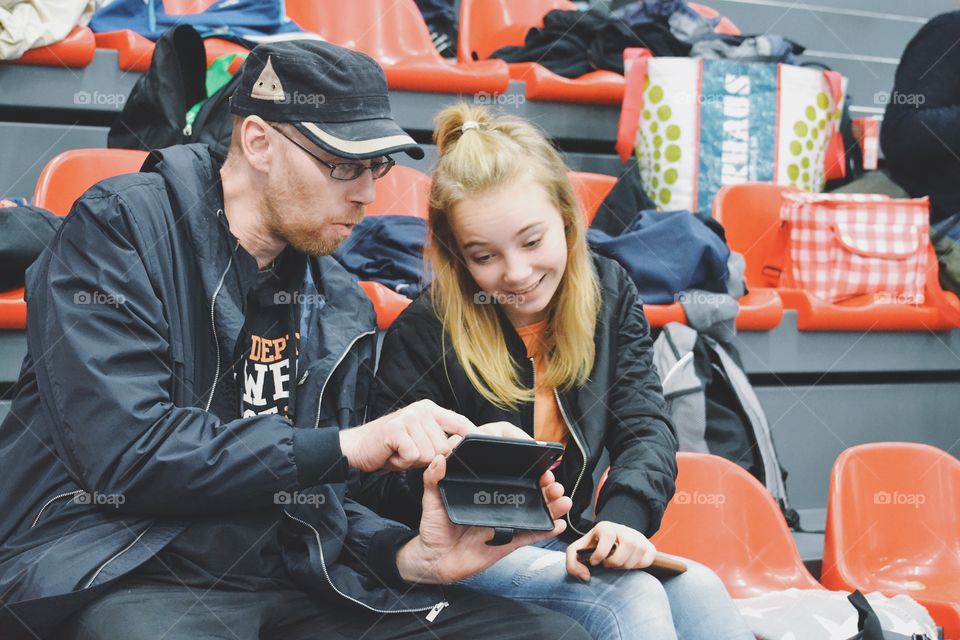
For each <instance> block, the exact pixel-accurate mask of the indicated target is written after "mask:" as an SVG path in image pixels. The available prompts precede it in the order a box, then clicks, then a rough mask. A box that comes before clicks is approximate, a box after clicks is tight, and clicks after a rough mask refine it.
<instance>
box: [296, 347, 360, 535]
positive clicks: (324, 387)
mask: <svg viewBox="0 0 960 640" xmlns="http://www.w3.org/2000/svg"><path fill="white" fill-rule="evenodd" d="M375 333H376V331H365V332H363V333H361V334H360V335H358V336H357V337H356V338H354V339H353V340H351V341H350V344H348V345H347V348H346V350H344V352H343V353H341V354H340V357H339V358H337V361H336V362H335V363H334V364H333V367H332V368H331V369H330V373H329V375H327V379H326V380H324V381H323V385H322V386H321V387H320V399H319V400H318V401H317V419H316V420H315V421H314V422H313V428H314V429H317V428H319V427H320V412H321V409H322V407H323V393H324V391H326V390H327V383H328V382H330V378H332V377H333V374H334V372H336V370H337V367H339V366H340V363H341V362H343V359H344V358H345V357H346V356H347V354H348V353H350V350H351V349H353V345H355V344H357V341H358V340H360V338H364V337H366V336H370V335H373V334H375ZM306 378H307V374H306V373H304V374H303V378H302V379H301V382H303V380H306ZM291 517H293V516H291Z"/></svg>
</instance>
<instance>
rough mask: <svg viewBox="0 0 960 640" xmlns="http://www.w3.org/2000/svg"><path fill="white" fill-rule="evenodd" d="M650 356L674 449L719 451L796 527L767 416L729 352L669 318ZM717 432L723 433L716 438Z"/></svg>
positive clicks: (796, 520) (796, 523)
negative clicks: (749, 476)
mask: <svg viewBox="0 0 960 640" xmlns="http://www.w3.org/2000/svg"><path fill="white" fill-rule="evenodd" d="M653 360H654V363H655V364H656V366H657V371H658V372H659V373H660V381H661V383H662V385H663V396H664V399H665V400H666V401H667V409H668V411H669V412H670V416H671V418H672V419H673V423H674V424H675V425H676V428H677V436H678V438H679V440H680V450H681V451H692V452H697V453H712V454H715V455H720V456H722V457H724V458H727V459H728V460H731V461H732V462H735V463H737V464H739V465H741V466H743V467H744V468H746V469H747V471H749V472H750V473H752V474H753V475H754V476H755V477H756V478H757V479H758V480H760V481H761V482H762V483H763V484H764V485H765V486H766V487H767V489H768V490H769V491H770V493H771V494H772V495H773V498H774V499H775V500H776V501H777V503H778V504H779V505H780V508H781V509H782V510H783V512H784V515H785V517H786V518H787V522H788V523H789V524H790V526H792V527H796V526H797V525H798V524H799V522H798V520H799V519H798V518H797V516H796V512H795V511H793V510H792V509H790V508H789V507H788V506H787V492H786V488H785V487H784V482H783V472H782V470H781V468H780V462H779V460H778V459H777V452H776V450H775V449H774V447H773V439H772V438H771V437H770V427H769V425H768V424H767V418H766V416H764V413H763V408H762V407H761V406H760V401H759V400H758V399H757V395H756V394H755V393H754V391H753V387H752V386H750V382H749V381H748V380H747V375H746V374H745V373H744V372H743V369H741V368H740V365H739V364H737V362H736V361H735V360H734V358H733V357H731V355H730V353H728V352H727V350H726V349H725V348H724V347H723V346H722V345H721V344H720V343H719V342H717V341H716V340H714V339H713V338H710V337H708V336H706V335H701V334H700V333H698V332H697V330H696V329H692V328H691V327H688V326H687V325H685V324H680V323H678V322H670V323H668V324H667V325H665V326H664V327H663V329H662V331H661V333H660V335H659V336H658V337H657V340H656V341H655V342H654V344H653ZM708 376H709V378H708V379H705V378H707V377H708ZM708 394H709V395H708ZM708 414H709V415H710V420H708ZM708 423H709V424H708ZM721 432H722V434H723V437H717V436H718V435H720V434H721Z"/></svg>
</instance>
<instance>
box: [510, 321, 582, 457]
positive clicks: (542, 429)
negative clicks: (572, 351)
mask: <svg viewBox="0 0 960 640" xmlns="http://www.w3.org/2000/svg"><path fill="white" fill-rule="evenodd" d="M546 330H547V321H546V320H541V321H540V322H536V323H534V324H528V325H527V326H525V327H517V333H518V334H519V335H520V338H521V339H522V340H523V344H524V345H526V347H527V357H528V358H533V366H534V382H535V383H536V385H537V388H536V390H535V397H534V400H533V437H534V438H536V439H537V440H542V441H544V442H560V443H562V444H564V445H566V443H567V437H568V436H569V432H568V431H567V425H566V423H564V421H563V416H562V415H560V407H559V406H558V405H557V397H556V396H555V395H554V393H553V387H546V386H543V385H541V384H539V381H538V380H537V372H540V373H543V372H545V371H546V370H547V355H548V354H547V346H546V341H545V337H546V336H545V333H546Z"/></svg>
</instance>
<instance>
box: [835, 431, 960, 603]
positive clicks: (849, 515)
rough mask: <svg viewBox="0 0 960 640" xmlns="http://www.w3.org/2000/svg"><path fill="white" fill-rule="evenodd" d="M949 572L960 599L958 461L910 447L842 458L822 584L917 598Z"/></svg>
mask: <svg viewBox="0 0 960 640" xmlns="http://www.w3.org/2000/svg"><path fill="white" fill-rule="evenodd" d="M948 575H949V576H952V578H953V580H954V581H955V585H956V586H955V587H954V589H955V593H957V594H960V461H958V460H957V459H956V458H954V457H953V456H951V455H950V454H948V453H946V452H944V451H941V450H940V449H937V448H936V447H931V446H929V445H925V444H916V443H908V442H878V443H873V444H864V445H859V446H855V447H851V448H849V449H847V450H846V451H844V452H843V453H841V454H840V456H839V457H838V458H837V460H836V462H835V463H834V465H833V471H832V473H831V477H830V497H829V503H828V505H827V531H826V539H825V548H824V557H823V583H824V584H825V585H827V586H828V587H831V588H847V587H846V585H856V586H858V587H859V586H866V585H870V588H871V590H875V589H883V590H885V591H895V592H905V593H911V591H914V593H911V595H915V596H916V597H918V598H919V597H922V596H923V595H924V593H925V592H927V591H929V590H931V589H932V588H934V587H935V585H936V584H937V583H938V582H939V580H940V579H944V578H947V576H948ZM850 588H854V587H853V586H851V587H850Z"/></svg>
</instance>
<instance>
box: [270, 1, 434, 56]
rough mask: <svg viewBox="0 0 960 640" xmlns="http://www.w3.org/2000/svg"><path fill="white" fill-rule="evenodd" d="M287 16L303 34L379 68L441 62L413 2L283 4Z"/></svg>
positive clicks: (309, 2) (292, 2) (300, 2)
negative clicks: (354, 53)
mask: <svg viewBox="0 0 960 640" xmlns="http://www.w3.org/2000/svg"><path fill="white" fill-rule="evenodd" d="M286 9H287V15H288V16H289V17H290V18H292V19H293V21H294V22H296V23H297V24H298V25H300V27H302V28H303V29H304V30H306V31H312V32H314V33H316V34H319V35H320V36H322V37H323V38H324V39H326V40H328V41H330V42H332V43H334V44H338V45H340V46H343V47H348V48H350V49H356V50H357V51H362V52H363V53H366V54H367V55H369V56H370V57H372V58H374V59H376V60H377V61H379V62H380V63H381V64H383V65H390V64H395V63H397V62H403V61H406V60H414V59H418V58H431V59H435V60H438V61H441V62H442V60H443V58H441V56H440V54H439V53H437V50H436V48H435V47H434V46H433V41H432V40H431V39H430V31H429V30H428V29H427V25H426V23H425V22H424V21H423V16H422V15H421V14H420V10H419V9H418V8H417V5H416V4H415V3H414V0H351V2H349V3H346V4H345V3H344V2H342V0H287V3H286Z"/></svg>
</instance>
